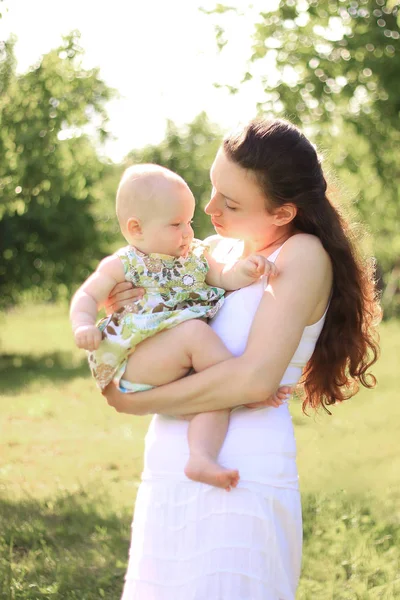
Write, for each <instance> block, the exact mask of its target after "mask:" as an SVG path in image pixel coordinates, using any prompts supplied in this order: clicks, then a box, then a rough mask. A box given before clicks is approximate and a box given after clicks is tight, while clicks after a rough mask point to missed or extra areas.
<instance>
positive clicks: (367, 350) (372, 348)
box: [223, 119, 380, 412]
mask: <svg viewBox="0 0 400 600" xmlns="http://www.w3.org/2000/svg"><path fill="white" fill-rule="evenodd" d="M223 148H224V150H225V153H226V155H227V156H228V157H229V158H230V159H231V160H232V161H234V162H235V163H237V164H238V165H240V166H241V167H242V168H244V169H250V170H251V171H253V172H254V174H255V176H256V179H257V181H258V183H259V185H260V187H261V189H262V190H263V192H264V195H265V198H266V206H267V210H269V211H270V212H271V211H273V209H276V208H277V207H279V206H282V205H283V204H285V203H292V204H294V205H295V206H296V207H297V214H296V217H295V218H294V220H293V225H294V227H295V228H296V229H297V230H300V231H303V232H305V233H310V234H313V235H315V236H317V237H318V238H319V239H320V240H321V243H322V245H323V247H324V248H325V250H326V252H327V253H328V254H329V256H330V259H331V261H332V267H333V289H332V296H331V300H330V304H329V309H328V312H327V315H326V320H325V323H324V327H323V329H322V332H321V334H320V336H319V338H318V341H317V344H316V346H315V350H314V353H313V355H312V357H311V358H310V360H309V361H308V363H307V365H306V367H305V369H304V371H303V377H302V380H301V383H302V384H303V386H304V392H305V397H304V401H303V410H304V411H306V409H307V407H312V408H315V409H317V408H318V407H319V406H322V407H323V408H324V409H325V410H326V411H327V412H329V410H328V409H327V406H329V405H331V404H335V402H341V401H343V400H346V399H348V398H350V397H351V396H353V395H354V394H355V393H356V392H357V391H358V389H359V386H360V383H361V384H362V385H363V386H365V387H367V388H372V387H374V385H375V384H376V379H375V377H374V376H373V375H372V374H371V373H368V369H369V368H370V367H371V366H372V365H373V364H374V363H375V362H376V360H377V358H378V354H379V347H378V341H377V340H378V338H377V333H376V325H377V324H378V322H379V320H380V308H379V303H378V300H377V294H376V285H375V280H374V265H373V262H372V261H369V262H368V261H366V260H363V258H362V256H361V254H360V252H359V249H358V247H357V243H356V240H355V236H354V235H353V234H352V230H351V227H350V225H349V223H348V222H347V221H346V219H345V218H344V217H343V215H342V214H340V212H339V210H338V209H337V208H336V207H335V206H333V204H332V203H331V201H330V200H329V198H328V197H327V194H326V190H327V184H326V181H325V177H324V174H323V171H322V168H321V163H320V160H319V158H318V155H317V152H316V150H315V148H314V146H313V145H312V144H311V143H310V141H309V140H308V139H307V138H306V137H305V136H304V135H303V134H302V133H301V132H300V131H299V129H297V127H295V126H294V125H292V124H291V123H289V122H287V121H284V120H280V119H277V120H264V119H257V120H253V121H251V122H250V123H249V124H248V125H247V126H246V127H245V128H244V129H243V130H241V131H240V132H239V133H234V134H231V135H230V136H228V137H227V138H226V139H225V140H224V143H223Z"/></svg>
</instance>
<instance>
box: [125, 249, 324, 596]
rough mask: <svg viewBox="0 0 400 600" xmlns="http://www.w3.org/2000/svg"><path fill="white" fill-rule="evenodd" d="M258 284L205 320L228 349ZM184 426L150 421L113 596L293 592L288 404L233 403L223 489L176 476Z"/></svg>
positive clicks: (288, 377) (309, 332) (296, 501)
mask: <svg viewBox="0 0 400 600" xmlns="http://www.w3.org/2000/svg"><path fill="white" fill-rule="evenodd" d="M225 247H226V246H225ZM280 250H281V248H279V249H278V250H276V251H275V252H274V253H273V254H272V255H271V256H270V257H269V260H271V261H274V260H275V259H276V257H277V256H278V254H279V252H280ZM215 254H216V253H214V255H215ZM264 288H265V282H264V281H263V280H260V281H258V282H256V283H254V284H253V285H251V286H248V287H246V288H242V289H240V290H237V291H235V292H232V293H231V294H230V295H228V296H227V298H226V301H225V304H224V305H223V306H222V308H221V309H220V311H219V312H218V314H217V315H216V317H214V319H213V321H212V323H211V326H212V328H213V329H214V331H216V333H217V334H218V335H219V336H220V337H221V339H222V340H223V341H224V343H225V344H226V346H227V347H228V348H229V350H230V351H231V352H232V353H233V354H234V355H236V356H238V355H240V354H242V353H243V352H244V349H245V346H246V343H247V338H248V334H249V331H250V327H251V323H252V320H253V318H254V315H255V313H256V310H257V307H258V304H259V302H260V300H261V297H262V294H263V291H264ZM324 320H325V315H324V316H323V317H322V318H321V319H320V320H319V321H318V322H317V323H315V324H314V325H311V326H309V327H306V328H305V329H304V333H303V336H302V338H301V340H300V344H299V346H298V348H297V350H296V352H295V354H294V356H293V358H292V360H291V362H290V365H289V366H288V368H287V370H286V372H285V374H284V376H283V378H282V382H281V383H282V384H294V383H296V382H297V381H298V380H299V378H300V375H301V371H302V368H303V367H304V366H305V364H306V363H307V362H308V360H309V358H310V356H311V354H312V352H313V350H314V347H315V343H316V341H317V339H318V336H319V334H320V332H321V330H322V327H323V324H324ZM243 402H244V403H245V402H246V398H243ZM187 427H188V422H187V421H183V420H178V419H174V418H171V417H165V416H161V415H155V416H154V417H153V420H152V422H151V424H150V427H149V430H148V433H147V435H146V441H145V457H144V471H143V474H142V483H141V485H140V487H139V490H138V495H137V499H136V506H135V514H134V520H133V524H132V542H131V548H130V553H129V565H128V569H127V573H126V580H125V587H124V592H123V595H122V600H293V599H294V598H295V592H296V587H297V584H298V580H299V575H300V566H301V549H302V519H301V504H300V493H299V488H298V474H297V467H296V444H295V438H294V431H293V425H292V421H291V416H290V413H289V409H288V406H287V404H283V405H282V406H280V407H279V408H262V409H247V408H238V409H235V410H234V411H233V412H232V414H231V419H230V424H229V431H228V434H227V436H226V439H225V442H224V444H223V447H222V449H221V452H220V455H219V462H220V463H221V464H222V465H224V466H226V467H234V468H237V469H239V472H240V481H239V485H238V487H237V488H235V489H233V490H232V491H231V492H229V493H228V492H226V491H225V490H223V489H220V488H215V487H212V486H209V485H206V484H202V483H197V482H193V481H190V480H189V479H187V478H186V476H185V475H184V466H185V464H186V461H187V459H188V455H189V449H188V443H187Z"/></svg>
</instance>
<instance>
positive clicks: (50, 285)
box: [0, 32, 113, 307]
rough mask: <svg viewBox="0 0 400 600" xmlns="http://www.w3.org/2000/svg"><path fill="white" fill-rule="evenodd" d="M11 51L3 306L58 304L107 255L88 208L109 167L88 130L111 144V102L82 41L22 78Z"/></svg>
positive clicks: (1, 116)
mask: <svg viewBox="0 0 400 600" xmlns="http://www.w3.org/2000/svg"><path fill="white" fill-rule="evenodd" d="M13 45H14V41H13V40H12V39H11V40H9V41H8V42H6V43H4V44H3V45H2V47H1V48H0V125H1V126H0V156H1V157H2V159H1V163H0V257H1V262H0V306H1V307H6V306H8V305H10V304H11V303H14V302H16V301H18V298H19V295H20V294H21V292H24V291H27V290H35V289H36V290H40V292H41V297H44V298H47V299H50V298H54V297H56V296H57V294H58V293H59V292H60V290H64V291H65V289H66V288H65V286H69V285H71V284H73V283H74V282H78V281H80V280H82V279H83V278H84V277H85V276H86V275H87V273H88V269H89V268H90V267H91V265H92V263H93V259H94V258H97V257H98V255H99V254H100V253H103V254H104V253H105V248H104V239H103V238H102V235H101V228H99V227H98V226H96V222H95V218H94V214H93V210H92V205H93V202H94V196H93V186H94V185H95V183H96V182H97V181H98V180H99V178H100V176H101V174H102V172H103V170H104V165H103V164H102V163H101V162H100V160H99V159H98V157H97V154H96V151H95V149H94V143H93V142H92V141H91V139H90V137H89V135H88V128H89V127H90V129H91V130H92V132H93V135H95V136H97V139H99V140H103V139H104V138H105V137H106V136H107V131H106V124H107V115H106V112H105V108H104V106H105V103H106V102H107V101H108V100H109V99H110V98H111V97H112V96H113V91H112V90H111V89H110V88H108V87H107V86H106V84H105V83H104V82H103V81H102V80H101V79H100V78H99V74H98V71H97V70H96V69H93V70H85V69H83V68H82V66H81V57H82V53H83V51H82V49H81V48H80V46H79V34H78V33H76V32H74V33H72V34H70V35H69V36H67V37H66V38H64V40H63V43H62V45H61V46H60V47H59V48H58V49H56V50H53V51H51V52H49V53H48V54H46V55H45V56H43V57H42V58H41V59H40V60H38V61H37V62H36V63H35V64H34V65H33V66H32V67H31V68H30V69H29V71H28V72H27V73H25V74H23V75H17V74H16V71H15V58H14V53H13ZM63 286H64V287H63Z"/></svg>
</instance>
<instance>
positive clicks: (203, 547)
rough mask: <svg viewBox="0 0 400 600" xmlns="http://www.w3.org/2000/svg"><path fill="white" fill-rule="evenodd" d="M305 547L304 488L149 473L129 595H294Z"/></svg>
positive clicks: (137, 519) (210, 598) (155, 598)
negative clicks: (220, 484) (224, 484)
mask: <svg viewBox="0 0 400 600" xmlns="http://www.w3.org/2000/svg"><path fill="white" fill-rule="evenodd" d="M301 547H302V521H301V505H300V493H299V491H298V490H295V489H286V488H279V487H273V486H270V485H266V484H260V483H255V482H251V481H248V482H246V481H243V480H241V481H240V484H239V487H238V488H236V489H234V490H232V491H231V492H226V491H225V490H222V489H218V488H214V487H211V486H208V485H205V484H201V483H196V482H191V481H189V480H188V481H186V482H185V481H172V482H169V481H166V480H163V479H160V480H155V479H151V480H145V481H143V482H142V483H141V485H140V488H139V491H138V496H137V500H136V507H135V514H134V520H133V525H132V543H131V548H130V557H129V565H128V570H127V573H126V581H125V587H124V592H123V595H122V600H293V599H294V598H295V593H296V588H297V584H298V580H299V575H300V566H301V565H300V563H301Z"/></svg>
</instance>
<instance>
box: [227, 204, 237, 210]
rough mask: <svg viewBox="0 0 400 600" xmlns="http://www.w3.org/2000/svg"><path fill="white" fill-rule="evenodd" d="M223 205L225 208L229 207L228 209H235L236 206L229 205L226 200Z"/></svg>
mask: <svg viewBox="0 0 400 600" xmlns="http://www.w3.org/2000/svg"><path fill="white" fill-rule="evenodd" d="M225 206H226V208H229V210H236V206H229V204H228V203H227V202H225Z"/></svg>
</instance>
